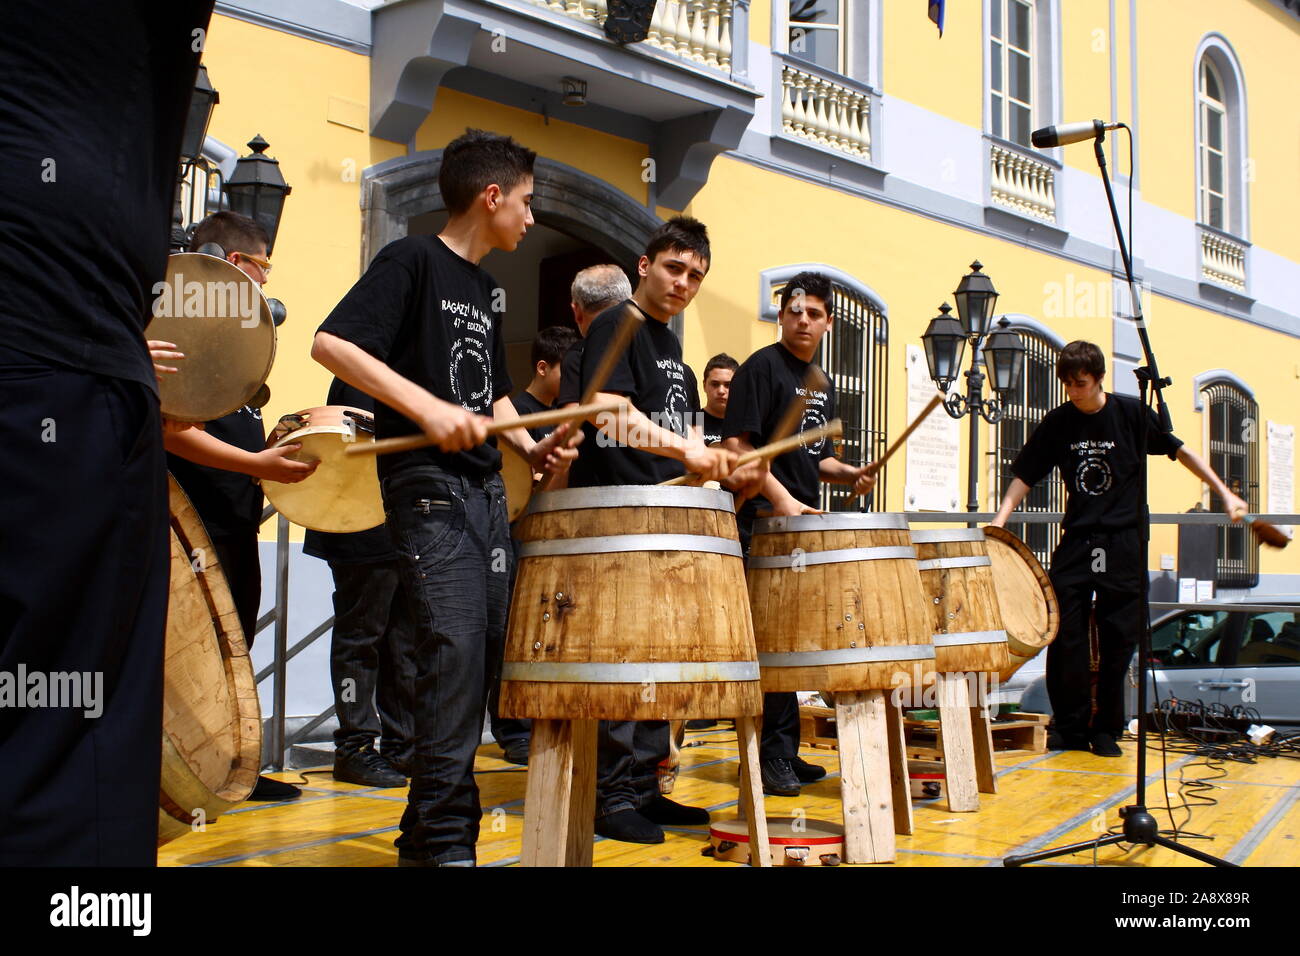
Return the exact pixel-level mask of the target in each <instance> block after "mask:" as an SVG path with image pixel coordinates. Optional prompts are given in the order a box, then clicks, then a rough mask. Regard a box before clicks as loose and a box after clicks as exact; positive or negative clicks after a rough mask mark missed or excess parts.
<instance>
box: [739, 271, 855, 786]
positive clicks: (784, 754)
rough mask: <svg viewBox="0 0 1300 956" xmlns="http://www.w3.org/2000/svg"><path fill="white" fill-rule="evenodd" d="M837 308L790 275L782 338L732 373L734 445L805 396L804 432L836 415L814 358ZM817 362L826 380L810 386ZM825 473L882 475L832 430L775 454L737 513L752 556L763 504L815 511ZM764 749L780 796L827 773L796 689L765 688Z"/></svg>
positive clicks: (820, 278)
mask: <svg viewBox="0 0 1300 956" xmlns="http://www.w3.org/2000/svg"><path fill="white" fill-rule="evenodd" d="M834 309H835V304H834V291H833V287H832V286H831V282H830V279H828V278H827V277H826V276H824V275H822V274H821V273H819V272H801V273H799V274H798V275H796V276H794V277H793V278H792V279H790V281H789V282H787V283H786V285H785V288H784V289H782V291H781V310H780V315H779V319H778V320H779V322H780V324H781V341H780V342H777V343H775V344H773V345H769V346H767V347H765V348H761V349H759V350H758V351H757V352H755V353H754V354H753V355H751V356H750V357H749V358H748V359H746V360H745V362H744V363H743V364H742V365H741V366H740V368H739V370H738V371H737V372H736V374H735V377H734V378H732V380H731V387H730V395H729V397H728V400H727V414H726V418H725V420H724V422H723V427H722V434H723V436H724V440H725V442H726V444H727V447H729V448H730V449H731V450H732V451H735V452H738V453H741V454H743V453H745V452H747V451H751V450H753V449H754V448H757V447H760V446H762V445H765V444H767V443H768V442H769V441H771V440H772V431H773V430H774V429H775V428H776V427H777V425H778V423H779V422H780V421H781V419H782V418H783V417H785V415H786V411H787V409H788V408H789V407H790V406H791V404H792V403H793V402H795V401H796V399H800V400H802V401H803V403H804V408H803V415H802V418H801V419H800V421H799V424H798V429H797V430H798V432H799V433H803V432H806V431H811V430H813V429H816V428H820V427H821V426H823V425H825V424H826V423H827V422H829V421H830V420H832V419H833V418H834V417H835V386H834V385H833V384H832V383H831V381H830V379H829V377H828V376H827V375H826V373H825V372H824V371H822V370H821V369H819V368H816V366H814V365H813V361H812V360H813V357H814V356H815V355H816V354H817V348H818V346H819V345H820V344H821V340H822V336H824V335H825V334H826V330H827V329H829V328H830V326H831V323H832V321H833V318H834ZM812 369H816V373H817V374H815V375H814V376H813V377H814V378H816V379H820V381H821V383H822V387H812V388H810V387H808V385H809V382H810V378H809V371H810V370H812ZM823 481H825V482H832V483H836V484H848V485H853V490H854V493H855V494H859V495H865V494H869V493H870V491H871V489H872V488H873V487H875V483H876V481H875V478H874V477H873V476H872V475H870V474H868V473H867V466H866V465H863V466H862V467H854V466H853V465H849V464H846V463H845V462H842V461H840V460H839V459H837V458H836V457H835V448H834V445H833V443H832V442H831V440H830V439H829V438H822V439H821V440H819V441H817V442H815V443H813V444H805V445H804V447H802V448H798V449H796V450H795V451H791V452H787V453H786V454H784V455H780V456H778V457H776V458H774V459H772V462H771V467H770V469H769V471H768V474H767V476H766V478H765V479H764V482H763V485H762V491H761V493H760V494H759V495H758V496H757V497H754V498H751V499H750V500H748V501H746V502H745V503H744V504H743V505H741V508H740V511H739V513H738V514H737V516H736V521H737V524H738V526H739V530H740V539H741V543H742V545H743V548H744V551H745V555H746V557H748V555H749V540H750V536H751V535H752V533H753V530H754V519H755V518H756V517H758V515H759V513H760V512H762V513H763V514H767V513H768V512H770V513H771V514H773V515H798V514H815V513H817V511H818V508H817V505H818V503H819V501H820V483H821V482H823ZM809 689H813V688H809ZM759 757H760V760H761V768H762V777H763V790H764V792H765V793H768V794H772V795H774V796H785V797H789V796H795V795H797V794H798V793H799V786H800V784H801V783H809V782H812V781H814V780H820V779H821V778H822V777H824V776H825V775H826V771H825V770H823V769H822V768H821V767H818V766H816V765H814V764H810V763H808V762H807V761H805V760H803V759H801V758H800V757H799V702H798V698H797V697H796V696H795V694H793V693H783V694H764V695H763V736H762V741H761V744H760V749H759Z"/></svg>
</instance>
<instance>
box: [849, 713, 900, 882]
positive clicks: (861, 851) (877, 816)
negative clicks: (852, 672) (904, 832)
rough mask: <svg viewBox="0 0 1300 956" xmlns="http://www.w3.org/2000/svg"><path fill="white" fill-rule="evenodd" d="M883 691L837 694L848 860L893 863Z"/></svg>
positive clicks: (891, 817)
mask: <svg viewBox="0 0 1300 956" xmlns="http://www.w3.org/2000/svg"><path fill="white" fill-rule="evenodd" d="M886 693H887V692H886V691H883V690H865V691H853V692H848V693H842V694H841V693H837V694H836V695H835V726H836V731H837V733H838V736H839V744H840V799H841V802H842V803H843V806H844V862H846V863H892V862H893V861H894V853H895V841H894V820H893V816H894V813H893V807H892V806H891V804H892V803H893V796H892V786H891V783H890V776H889V727H888V718H887V717H886V711H887V709H888V707H889V700H888V698H887V697H886Z"/></svg>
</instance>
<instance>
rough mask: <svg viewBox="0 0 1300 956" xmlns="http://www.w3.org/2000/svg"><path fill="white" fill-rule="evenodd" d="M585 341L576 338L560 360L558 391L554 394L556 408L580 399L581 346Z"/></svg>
mask: <svg viewBox="0 0 1300 956" xmlns="http://www.w3.org/2000/svg"><path fill="white" fill-rule="evenodd" d="M586 343H587V340H586V339H578V340H577V341H576V342H574V343H573V344H572V345H570V346H569V351H567V352H565V353H564V358H562V359H561V360H560V392H559V394H558V395H556V396H555V407H556V408H563V407H564V406H565V405H572V404H574V403H575V402H580V401H582V348H583V346H584V345H586Z"/></svg>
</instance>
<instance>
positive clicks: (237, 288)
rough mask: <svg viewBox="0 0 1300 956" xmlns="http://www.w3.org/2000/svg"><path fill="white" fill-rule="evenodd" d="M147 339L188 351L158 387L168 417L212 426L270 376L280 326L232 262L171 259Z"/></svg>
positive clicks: (157, 290)
mask: <svg viewBox="0 0 1300 956" xmlns="http://www.w3.org/2000/svg"><path fill="white" fill-rule="evenodd" d="M152 313H153V318H152V319H151V320H150V321H149V325H148V326H146V328H145V330H144V335H145V338H146V339H159V340H162V341H164V342H172V343H174V344H175V345H176V347H177V349H178V350H179V351H180V352H182V353H184V355H185V358H184V359H183V360H182V361H180V362H178V363H177V366H176V367H177V368H178V369H179V371H178V372H176V373H175V374H168V375H163V376H162V377H161V378H162V380H161V382H159V384H158V393H159V398H160V400H161V403H162V413H163V415H165V416H166V417H167V418H172V419H175V420H176V421H182V422H208V421H212V420H214V419H217V418H221V417H222V416H224V415H229V414H230V413H231V412H233V411H235V410H237V409H239V408H240V407H242V406H244V405H247V404H248V403H249V402H251V401H252V400H253V396H255V395H256V394H257V392H258V389H260V388H261V387H262V385H263V384H264V383H265V382H266V378H267V376H268V375H270V374H271V365H272V363H273V362H274V361H275V337H276V336H275V323H274V322H273V321H272V318H271V307H270V305H268V304H267V301H266V298H265V297H264V296H263V295H262V291H261V289H259V288H258V286H257V283H256V282H254V281H253V280H252V279H250V278H249V277H248V276H246V275H245V274H244V273H243V272H242V271H241V270H239V269H237V268H236V267H235V266H233V265H231V264H230V263H229V262H227V261H226V260H225V259H219V258H217V257H216V256H208V255H203V254H202V253H197V252H181V253H177V254H176V255H173V256H171V257H169V258H168V260H167V273H166V276H165V277H164V279H163V280H162V281H161V282H158V283H156V284H155V285H154V288H153V306H152Z"/></svg>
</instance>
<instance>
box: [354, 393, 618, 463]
mask: <svg viewBox="0 0 1300 956" xmlns="http://www.w3.org/2000/svg"><path fill="white" fill-rule="evenodd" d="M625 407H627V402H605V403H603V404H599V405H575V406H573V407H572V408H552V409H548V410H547V411H544V412H534V413H533V414H531V415H521V416H519V417H518V418H511V419H509V420H507V421H500V422H493V423H492V424H491V425H489V426H488V427H487V433H488V434H489V435H499V434H501V433H502V432H504V431H509V430H510V429H512V428H539V427H541V426H543V425H558V424H560V423H562V422H570V421H574V420H575V419H585V418H586V417H587V416H589V415H599V414H601V413H602V412H616V411H618V410H619V409H621V408H625ZM432 444H434V442H433V440H432V439H431V438H429V436H428V435H424V434H419V435H401V436H399V437H397V438H384V439H381V440H379V441H375V442H357V443H356V444H352V445H349V446H348V448H347V449H346V450H345V451H344V454H345V455H387V454H389V453H391V452H395V451H411V450H413V449H416V448H427V447H428V446H430V445H432Z"/></svg>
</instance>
